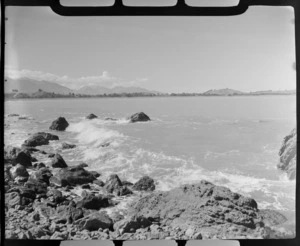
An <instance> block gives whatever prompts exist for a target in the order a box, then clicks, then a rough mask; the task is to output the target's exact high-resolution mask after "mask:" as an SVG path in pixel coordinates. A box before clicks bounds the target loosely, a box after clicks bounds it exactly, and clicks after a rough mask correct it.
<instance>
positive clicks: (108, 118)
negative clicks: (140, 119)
mask: <svg viewBox="0 0 300 246" xmlns="http://www.w3.org/2000/svg"><path fill="white" fill-rule="evenodd" d="M104 120H111V121H116V120H117V119H115V118H111V117H106V118H104Z"/></svg>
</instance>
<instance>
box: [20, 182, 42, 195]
mask: <svg viewBox="0 0 300 246" xmlns="http://www.w3.org/2000/svg"><path fill="white" fill-rule="evenodd" d="M24 187H27V188H29V189H31V190H32V191H33V192H34V193H35V194H44V195H45V194H46V193H47V187H48V185H47V184H46V183H45V182H40V181H37V180H28V181H27V182H26V183H25V184H24Z"/></svg>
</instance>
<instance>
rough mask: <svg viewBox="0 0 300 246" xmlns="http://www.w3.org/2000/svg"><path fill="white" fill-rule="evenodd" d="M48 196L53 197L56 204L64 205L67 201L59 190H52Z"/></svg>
mask: <svg viewBox="0 0 300 246" xmlns="http://www.w3.org/2000/svg"><path fill="white" fill-rule="evenodd" d="M47 195H48V196H49V195H52V196H53V200H54V202H55V203H62V202H63V201H65V199H66V198H65V197H64V196H63V194H62V192H61V191H59V190H57V189H51V190H50V191H48V193H47Z"/></svg>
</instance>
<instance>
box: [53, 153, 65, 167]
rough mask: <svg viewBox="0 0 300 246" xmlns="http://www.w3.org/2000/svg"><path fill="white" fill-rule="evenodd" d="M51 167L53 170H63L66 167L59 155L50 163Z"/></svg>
mask: <svg viewBox="0 0 300 246" xmlns="http://www.w3.org/2000/svg"><path fill="white" fill-rule="evenodd" d="M51 166H52V167H54V168H65V167H68V165H67V163H66V162H65V160H64V159H63V158H62V156H61V155H60V154H55V156H54V157H53V159H52V161H51Z"/></svg>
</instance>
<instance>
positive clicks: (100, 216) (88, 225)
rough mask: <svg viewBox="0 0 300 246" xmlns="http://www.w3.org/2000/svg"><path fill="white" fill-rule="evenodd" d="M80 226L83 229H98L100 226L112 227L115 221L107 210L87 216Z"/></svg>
mask: <svg viewBox="0 0 300 246" xmlns="http://www.w3.org/2000/svg"><path fill="white" fill-rule="evenodd" d="M80 226H81V229H86V230H88V231H97V230H98V229H99V228H101V229H111V228H112V226H113V221H112V220H111V218H110V217H109V216H108V215H107V214H106V213H105V212H100V213H95V214H92V215H90V216H88V217H87V218H85V220H83V221H82V222H81V223H80Z"/></svg>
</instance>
